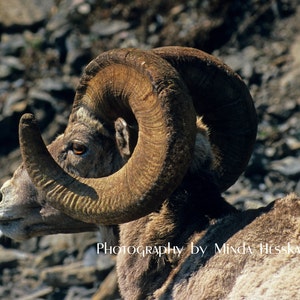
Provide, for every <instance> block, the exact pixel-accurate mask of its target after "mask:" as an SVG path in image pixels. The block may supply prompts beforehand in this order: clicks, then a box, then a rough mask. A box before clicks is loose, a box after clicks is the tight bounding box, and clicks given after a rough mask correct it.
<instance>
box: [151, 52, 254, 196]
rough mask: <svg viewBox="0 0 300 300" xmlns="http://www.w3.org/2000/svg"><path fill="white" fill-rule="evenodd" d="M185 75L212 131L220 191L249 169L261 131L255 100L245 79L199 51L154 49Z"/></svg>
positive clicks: (215, 167) (198, 109) (196, 106)
mask: <svg viewBox="0 0 300 300" xmlns="http://www.w3.org/2000/svg"><path fill="white" fill-rule="evenodd" d="M152 51H153V52H154V53H155V54H158V55H160V56H161V57H162V58H164V59H166V60H167V61H168V62H169V63H171V65H173V67H175V68H176V70H177V71H178V72H179V73H180V74H181V76H182V78H183V79H184V81H185V83H186V85H187V87H188V88H189V90H190V94H191V96H192V98H193V102H194V106H195V109H196V112H197V114H198V115H199V116H203V117H202V121H203V122H204V123H205V124H206V125H207V126H208V128H209V132H210V133H209V138H210V141H211V145H212V149H213V152H214V154H215V161H214V166H213V168H214V171H215V175H216V180H217V184H218V186H219V188H220V191H225V190H226V189H228V188H229V187H230V186H231V185H232V184H233V183H234V182H235V181H236V180H237V179H238V177H239V176H240V175H241V173H242V172H243V171H244V170H245V168H246V166H247V164H248V161H249V159H250V156H251V153H252V150H253V146H254V142H255V139H256V132H257V117H256V111H255V108H254V104H253V100H252V98H251V95H250V93H249V91H248V88H247V87H246V85H245V84H244V82H243V81H242V80H241V78H240V77H239V76H238V75H237V74H236V73H234V72H233V71H232V70H231V69H230V68H229V67H228V66H226V65H225V64H224V63H222V62H221V61H219V60H218V59H216V58H215V57H213V56H211V55H209V54H207V53H205V52H202V51H200V50H198V49H193V48H185V47H176V46H171V47H162V48H157V49H153V50H152Z"/></svg>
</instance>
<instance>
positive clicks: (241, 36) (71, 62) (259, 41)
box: [0, 0, 300, 300]
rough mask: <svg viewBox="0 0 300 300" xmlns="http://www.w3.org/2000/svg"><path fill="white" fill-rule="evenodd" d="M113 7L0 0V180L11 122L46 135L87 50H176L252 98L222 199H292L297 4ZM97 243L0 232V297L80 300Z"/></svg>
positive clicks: (251, 202)
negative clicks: (241, 167) (253, 118)
mask: <svg viewBox="0 0 300 300" xmlns="http://www.w3.org/2000/svg"><path fill="white" fill-rule="evenodd" d="M119 2H121V1H108V0H102V1H100V0H49V1H43V2H40V1H35V0H11V1H10V2H9V3H10V4H9V5H7V1H4V0H0V38H1V43H0V185H1V184H2V183H3V182H4V181H5V180H6V179H7V178H9V177H10V176H11V174H12V172H13V171H14V170H15V168H16V166H17V165H18V164H19V162H20V153H19V150H18V140H17V124H18V119H19V117H20V116H21V115H22V114H23V113H24V112H33V113H34V114H35V115H36V116H37V118H38V120H39V124H40V126H41V129H42V131H43V136H44V137H45V139H46V141H48V142H50V141H51V140H52V139H53V138H54V137H55V136H56V135H57V133H60V132H62V131H63V129H64V127H65V125H66V123H67V118H68V115H69V112H70V108H71V105H72V100H73V96H74V89H75V87H76V84H77V82H78V78H79V76H80V74H81V71H82V68H83V67H84V65H86V64H87V63H88V62H89V61H90V60H91V59H92V58H93V57H95V56H96V55H97V54H98V53H100V52H102V51H105V50H108V49H112V48H120V47H139V48H144V49H148V48H153V47H157V46H163V45H184V46H192V47H197V48H200V49H202V50H205V51H208V52H210V53H213V54H215V55H216V56H218V57H219V58H221V59H222V60H224V61H225V62H226V63H227V64H229V65H230V66H231V67H232V68H233V69H234V70H236V71H237V72H238V73H239V74H240V75H241V76H242V77H243V78H244V79H245V81H246V82H247V84H248V86H249V88H250V91H251V93H252V95H253V98H254V100H255V106H256V108H257V113H258V117H259V130H258V137H257V143H256V146H255V150H254V153H253V156H252V159H251V161H250V163H249V166H248V168H247V170H246V172H245V174H244V175H243V176H241V178H240V180H239V181H238V182H237V183H236V184H235V185H234V186H233V187H231V188H230V189H229V190H228V191H227V192H226V193H225V197H226V199H227V200H228V201H230V202H231V203H234V204H235V205H236V206H238V207H241V208H248V207H256V206H260V205H265V204H266V203H268V202H270V201H272V200H273V199H275V198H278V197H281V196H283V195H285V194H286V193H288V192H291V191H296V192H298V193H299V194H300V183H299V178H300V159H299V154H300V122H299V120H300V109H299V108H300V23H299V18H300V3H299V1H297V0H294V1H293V0H276V1H273V0H270V1H262V0H246V1H238V0H225V1H224V0H223V1H219V0H215V1H205V0H203V1H195V0H189V1H180V0H175V1H158V0H153V1H139V0H131V1H130V0H127V1H122V3H119ZM241 2H242V3H241ZM97 241H99V237H98V236H97V235H96V234H92V233H91V234H80V235H56V236H48V237H42V238H36V239H31V240H29V241H26V242H23V243H16V242H14V241H11V240H9V239H7V238H4V237H2V238H1V246H0V298H3V299H23V300H25V299H89V298H90V297H91V295H92V294H93V293H94V292H95V291H96V289H97V287H98V286H99V284H100V283H101V282H102V280H103V279H104V278H105V276H106V275H107V274H108V272H109V271H110V270H111V269H112V267H113V265H114V261H113V259H112V258H111V257H109V256H104V255H97V254H96V246H95V245H96V243H97ZM115 297H116V296H115ZM112 298H114V297H112Z"/></svg>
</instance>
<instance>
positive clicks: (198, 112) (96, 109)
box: [0, 47, 256, 239]
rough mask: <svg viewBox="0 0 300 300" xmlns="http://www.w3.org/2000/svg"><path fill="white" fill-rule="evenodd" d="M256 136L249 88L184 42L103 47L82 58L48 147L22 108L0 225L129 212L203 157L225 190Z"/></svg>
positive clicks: (155, 198) (85, 221) (65, 223)
mask: <svg viewBox="0 0 300 300" xmlns="http://www.w3.org/2000/svg"><path fill="white" fill-rule="evenodd" d="M255 136H256V115H255V110H254V106H253V102H252V99H251V96H250V94H249V92H248V90H247V88H246V87H245V85H244V83H243V82H242V81H241V80H240V78H239V77H238V76H237V75H236V74H234V73H233V72H232V71H231V70H230V69H229V68H228V67H227V66H226V65H224V64H223V63H221V62H220V61H218V60H216V59H215V58H213V57H212V56H210V55H208V54H205V53H203V52H201V51H199V50H196V49H190V48H182V47H165V48H158V49H154V50H152V51H141V50H137V49H121V50H112V51H109V52H106V53H103V54H101V55H99V56H98V57H97V58H96V59H94V60H93V61H92V62H91V63H90V64H89V65H88V66H87V67H86V69H85V72H84V74H83V76H82V78H81V80H80V83H79V86H78V88H77V91H76V96H75V100H74V105H73V109H72V113H71V115H70V118H69V123H68V126H67V128H66V130H65V132H64V133H63V134H62V135H60V136H59V137H58V138H57V139H56V140H55V141H54V142H52V144H51V145H49V146H48V148H47V147H46V146H45V145H44V143H43V141H42V138H41V135H40V133H39V131H38V128H37V124H36V121H35V119H34V117H33V116H32V115H28V114H26V115H24V116H23V117H22V118H21V120H20V125H19V138H20V146H21V153H22V158H23V164H22V165H21V166H20V167H19V169H18V170H16V172H15V174H14V176H13V178H12V179H11V180H9V181H7V182H6V183H4V185H3V187H2V189H1V192H2V194H3V196H2V201H1V205H0V228H1V230H2V232H3V233H4V234H5V235H8V236H10V237H12V238H16V239H24V238H28V237H31V236H36V235H42V234H49V233H57V232H76V231H77V232H79V231H88V230H96V228H97V226H98V225H114V224H120V223H124V222H129V221H132V220H135V219H138V218H140V217H143V216H145V215H147V214H149V213H151V212H153V211H155V210H156V209H157V208H159V206H160V205H161V204H162V203H163V202H164V200H165V199H166V198H168V197H169V196H170V195H171V194H172V193H173V191H174V190H175V189H176V188H177V187H178V186H179V185H180V183H181V182H182V180H183V178H184V176H185V175H186V174H187V172H197V170H198V169H201V168H204V167H207V168H210V171H211V172H212V174H213V175H214V176H215V180H216V183H217V185H218V188H219V190H220V191H224V190H226V189H227V188H228V187H229V186H231V185H232V184H233V183H234V182H235V181H236V179H237V178H238V177H239V175H240V174H241V172H242V171H243V170H244V168H245V166H246V164H247V162H248V160H249V157H250V155H251V152H252V148H253V143H254V140H255ZM210 159H212V164H211V165H210V166H209V164H208V163H207V162H209V161H210ZM199 185H201V182H199ZM201 201H202V200H201Z"/></svg>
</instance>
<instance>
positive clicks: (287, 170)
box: [270, 156, 300, 179]
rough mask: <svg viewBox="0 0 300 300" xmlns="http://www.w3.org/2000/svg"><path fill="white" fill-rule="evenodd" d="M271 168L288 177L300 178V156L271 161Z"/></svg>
mask: <svg viewBox="0 0 300 300" xmlns="http://www.w3.org/2000/svg"><path fill="white" fill-rule="evenodd" d="M270 169H271V170H273V171H277V172H279V173H281V174H282V175H284V176H287V177H288V178H298V179H299V178H300V159H299V157H293V156H288V157H285V158H283V159H280V160H276V161H273V162H271V164H270Z"/></svg>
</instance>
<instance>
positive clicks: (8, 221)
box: [0, 218, 24, 226]
mask: <svg viewBox="0 0 300 300" xmlns="http://www.w3.org/2000/svg"><path fill="white" fill-rule="evenodd" d="M23 219H24V218H3V219H0V226H10V225H11V223H14V222H20V221H22V220H23Z"/></svg>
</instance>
